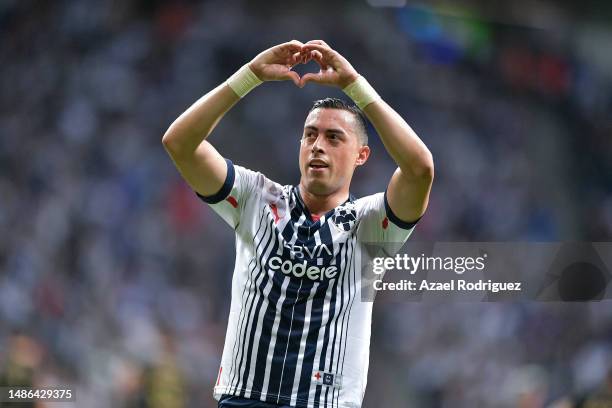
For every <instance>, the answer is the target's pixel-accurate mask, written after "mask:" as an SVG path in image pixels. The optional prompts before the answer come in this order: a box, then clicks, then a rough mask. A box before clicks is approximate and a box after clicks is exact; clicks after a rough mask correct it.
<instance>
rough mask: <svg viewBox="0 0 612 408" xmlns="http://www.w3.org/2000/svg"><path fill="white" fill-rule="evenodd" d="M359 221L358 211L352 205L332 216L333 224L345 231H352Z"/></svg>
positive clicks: (342, 208)
mask: <svg viewBox="0 0 612 408" xmlns="http://www.w3.org/2000/svg"><path fill="white" fill-rule="evenodd" d="M356 219H357V211H355V206H354V205H352V203H349V204H346V205H343V206H342V207H339V208H338V209H337V210H336V212H335V213H334V215H333V216H332V222H333V223H334V224H336V226H338V228H340V229H341V230H343V231H347V232H348V231H350V230H352V229H353V226H354V225H355V220H356Z"/></svg>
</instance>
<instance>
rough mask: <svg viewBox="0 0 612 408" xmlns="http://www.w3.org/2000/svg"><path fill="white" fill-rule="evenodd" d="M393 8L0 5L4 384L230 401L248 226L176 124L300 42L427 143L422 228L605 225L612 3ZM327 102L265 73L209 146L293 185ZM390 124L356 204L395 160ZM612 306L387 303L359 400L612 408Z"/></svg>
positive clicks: (163, 401) (603, 234) (562, 232)
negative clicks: (217, 199) (205, 175)
mask: <svg viewBox="0 0 612 408" xmlns="http://www.w3.org/2000/svg"><path fill="white" fill-rule="evenodd" d="M377 3H378V2H377V1H375V0H371V1H370V2H369V3H368V2H366V1H365V0H363V1H357V0H355V1H348V2H339V3H338V4H329V2H327V3H323V2H304V3H303V4H299V5H298V4H295V5H288V4H284V5H283V7H280V6H278V5H275V4H273V3H268V2H250V1H249V2H247V1H246V0H244V1H221V0H215V1H205V2H189V1H182V2H161V1H144V0H130V1H122V2H111V1H97V0H79V1H53V2H46V1H18V0H12V1H10V0H6V1H2V2H0V61H2V62H1V65H0V66H1V73H2V74H1V75H0V89H1V90H2V91H1V93H0V385H28V384H44V385H52V384H60V385H65V384H69V385H73V386H74V387H76V395H77V403H76V405H77V406H79V407H89V408H96V407H109V406H113V407H156V408H157V407H170V408H173V407H176V408H178V407H186V406H200V407H206V408H210V407H216V403H215V402H214V401H213V400H212V386H213V384H214V381H215V378H216V374H217V370H218V364H219V361H220V356H221V350H222V344H223V339H224V335H225V328H226V319H227V313H228V310H229V294H230V290H229V288H230V284H231V271H232V267H233V261H234V247H233V231H231V229H230V228H227V227H226V225H225V224H224V223H223V222H222V221H220V220H219V219H217V217H215V215H214V214H213V213H212V211H210V210H209V209H207V208H206V206H205V205H204V204H203V203H202V202H200V201H199V200H197V198H196V197H195V195H194V194H193V192H191V191H190V190H189V188H188V187H187V186H186V184H185V183H184V182H183V181H182V180H181V178H180V176H179V174H178V173H177V171H176V170H175V169H174V167H173V165H172V163H171V161H170V159H169V158H168V157H167V155H166V154H165V152H164V150H163V146H162V144H161V137H162V135H163V133H164V131H165V130H166V128H167V127H168V126H169V124H170V123H171V122H172V121H173V120H174V118H175V117H176V116H178V115H179V114H180V113H181V112H182V111H183V110H184V109H185V108H187V106H189V105H190V104H191V103H192V102H193V101H195V100H196V99H197V98H198V97H199V96H200V95H202V94H203V93H205V92H206V91H207V90H209V89H212V88H213V87H214V86H216V85H217V84H219V83H221V82H222V81H223V80H225V79H226V78H227V77H228V76H229V75H231V73H233V72H234V71H235V70H236V69H238V68H239V67H240V66H241V65H242V64H244V63H246V62H247V61H248V60H249V59H250V58H252V57H253V56H254V55H256V54H257V53H258V52H260V51H261V50H263V49H264V48H267V47H269V46H271V45H274V44H277V43H280V42H284V41H288V40H291V39H292V38H296V39H299V40H302V41H307V40H309V39H314V38H322V39H324V40H325V41H327V42H328V43H330V44H331V45H332V46H333V47H335V48H336V49H337V50H339V51H340V52H341V53H342V54H343V55H345V56H346V57H347V59H348V60H349V61H350V62H351V63H352V64H353V65H354V66H355V67H356V68H357V70H358V71H359V72H361V73H362V74H363V75H364V76H365V77H366V78H368V79H369V81H370V82H371V83H372V84H373V85H374V87H375V88H376V89H377V90H378V91H379V93H380V94H381V95H382V96H383V97H384V98H385V99H386V100H387V101H388V102H389V103H390V104H391V105H392V106H394V107H395V108H396V109H397V110H398V111H399V112H400V113H401V114H402V115H404V117H405V118H406V119H407V120H408V122H409V123H410V124H411V125H412V126H413V127H414V128H415V130H416V131H417V132H418V133H419V135H420V136H421V137H422V138H423V140H424V141H425V143H426V144H427V145H428V146H429V147H430V149H431V151H432V153H433V155H434V159H435V162H436V180H435V183H434V190H433V192H432V199H431V204H430V209H429V211H428V213H427V214H426V216H425V217H424V219H423V220H422V221H421V223H420V225H419V226H418V227H417V229H416V232H415V234H414V235H413V238H412V239H418V240H441V241H454V240H456V241H461V240H474V241H556V240H578V241H579V240H587V241H597V240H599V241H606V240H609V239H610V236H611V235H612V160H611V159H610V158H611V157H612V116H611V112H612V87H611V86H610V85H611V82H612V54H610V52H609V51H605V50H606V49H608V50H609V47H610V44H612V25H611V24H610V20H609V19H608V20H606V16H607V17H609V16H610V10H609V8H608V10H604V11H602V12H600V11H599V10H596V9H593V10H591V11H590V12H589V11H586V12H584V11H582V12H581V13H577V12H576V11H575V10H574V9H573V8H572V7H573V6H572V5H571V3H569V2H568V3H567V4H566V5H563V3H554V4H553V3H552V2H550V3H546V2H542V1H538V2H536V1H517V2H508V4H505V3H504V5H496V6H495V7H494V6H492V5H491V4H489V3H487V2H484V1H483V2H478V1H473V2H469V3H470V5H469V6H468V5H467V3H465V4H464V3H462V2H459V3H457V2H453V3H452V4H453V6H452V7H447V6H444V3H442V2H435V3H434V4H436V6H431V5H430V6H426V5H422V6H415V5H406V6H404V7H399V8H378V7H375V6H376V4H377ZM496 3H498V2H496ZM499 3H501V2H499ZM586 3H588V2H586ZM586 3H585V4H586ZM460 4H464V5H463V6H461V5H460ZM606 13H607V14H606ZM297 69H298V70H310V71H312V70H314V69H315V66H314V64H311V65H309V66H307V67H299V68H297ZM324 96H342V95H341V93H340V92H339V91H337V90H333V89H325V88H320V87H317V86H316V85H309V86H307V87H306V88H304V89H302V90H300V89H297V88H295V87H294V86H293V85H292V84H290V83H274V84H271V83H269V84H264V85H263V86H261V87H259V88H258V89H256V90H255V91H254V92H252V93H251V94H249V95H248V97H247V98H245V100H244V101H242V102H241V103H240V104H239V105H237V107H236V108H235V109H234V110H232V111H231V112H230V113H229V114H228V115H227V116H226V118H225V119H224V121H223V122H222V123H221V124H220V126H219V127H218V129H217V130H216V131H215V133H214V134H213V135H212V136H211V141H212V142H213V143H214V144H215V145H216V146H217V147H218V149H219V150H220V151H221V152H222V154H224V155H226V156H227V157H229V158H231V159H232V160H233V161H234V162H235V163H238V164H241V165H244V166H246V167H249V168H252V169H256V170H259V171H262V172H263V173H265V174H266V175H267V176H268V177H270V178H272V179H274V180H277V181H279V182H281V183H283V184H291V183H296V182H297V181H298V178H299V170H298V167H297V153H298V140H299V137H300V136H301V128H302V125H303V120H304V118H305V116H306V112H307V110H308V108H309V107H310V105H311V103H312V101H313V100H315V99H318V98H321V97H324ZM370 140H371V145H372V149H373V157H372V159H371V162H370V163H368V165H367V166H365V168H363V169H360V170H358V172H357V174H356V179H355V180H354V191H353V193H355V194H356V195H357V196H361V195H364V194H370V193H373V192H376V191H381V190H382V189H383V188H384V187H385V185H386V181H387V180H388V178H389V176H390V175H391V173H392V171H393V168H394V165H393V163H392V161H391V160H390V159H389V158H388V157H387V155H386V153H385V152H384V148H383V147H382V145H381V144H380V142H379V141H378V140H377V138H376V137H375V136H373V134H372V135H371V137H370ZM610 304H611V303H610V301H604V302H599V303H589V304H585V303H579V304H561V303H495V304H493V303H490V304H489V303H472V304H469V303H466V304H455V305H450V304H441V305H432V304H416V303H414V304H413V303H410V304H408V303H397V304H393V303H381V304H379V305H377V306H376V307H375V308H374V310H375V316H374V327H373V337H372V355H371V363H370V373H369V382H368V392H367V393H366V399H365V403H364V406H365V407H373V406H384V407H408V406H414V407H517V406H518V407H545V406H546V407H552V406H555V407H573V406H584V407H595V406H597V407H599V406H612V402H610V401H612V371H610V369H611V367H612V307H610ZM606 376H607V380H606ZM598 398H599V400H598ZM606 398H607V399H606ZM597 401H599V402H597ZM597 403H603V404H609V405H596V404H597ZM0 405H2V404H1V403H0ZM2 406H3V405H2ZM24 406H27V404H26V405H24ZM53 406H57V407H60V406H62V405H59V404H57V405H55V404H54V405H53ZM66 406H72V405H66Z"/></svg>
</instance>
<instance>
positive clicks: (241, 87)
mask: <svg viewBox="0 0 612 408" xmlns="http://www.w3.org/2000/svg"><path fill="white" fill-rule="evenodd" d="M226 83H227V84H228V85H229V87H230V88H232V90H233V91H234V92H236V95H238V96H239V97H241V98H243V97H244V96H245V95H246V94H248V93H249V92H251V91H252V90H253V89H255V87H256V86H258V85H261V84H262V81H261V79H259V78H257V75H255V74H254V73H253V71H251V68H249V64H245V65H243V66H242V67H241V68H240V69H239V70H238V71H236V72H235V73H234V74H233V75H232V76H231V77H229V78H228V79H227V81H226Z"/></svg>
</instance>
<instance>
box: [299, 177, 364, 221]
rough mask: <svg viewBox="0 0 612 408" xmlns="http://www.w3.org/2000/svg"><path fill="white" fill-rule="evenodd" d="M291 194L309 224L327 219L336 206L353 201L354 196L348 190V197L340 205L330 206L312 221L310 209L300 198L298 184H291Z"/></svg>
mask: <svg viewBox="0 0 612 408" xmlns="http://www.w3.org/2000/svg"><path fill="white" fill-rule="evenodd" d="M293 194H294V195H295V197H296V200H295V202H296V205H297V206H298V208H299V209H300V211H301V212H303V213H304V214H305V215H306V222H307V223H308V224H310V225H314V224H316V223H318V222H320V221H321V219H323V218H324V219H327V218H328V217H329V216H330V215H332V214H333V213H334V211H336V208H338V207H340V206H342V205H344V204H346V203H348V202H351V201H355V197H354V196H353V195H352V194H351V193H350V192H349V196H348V198H347V199H346V200H345V201H344V202H343V203H342V204H340V205H338V206H336V207H335V208H332V209H331V210H329V211H328V212H326V213H325V214H324V215H322V216H321V217H319V219H318V220H317V221H314V220H313V219H312V214H311V213H310V210H309V209H308V207H307V206H306V203H305V202H304V199H303V198H302V193H300V188H299V186H293Z"/></svg>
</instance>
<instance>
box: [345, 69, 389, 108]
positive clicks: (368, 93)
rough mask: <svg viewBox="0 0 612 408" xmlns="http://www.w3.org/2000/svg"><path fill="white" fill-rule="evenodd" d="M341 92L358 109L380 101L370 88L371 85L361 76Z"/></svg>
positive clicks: (378, 96)
mask: <svg viewBox="0 0 612 408" xmlns="http://www.w3.org/2000/svg"><path fill="white" fill-rule="evenodd" d="M342 91H343V92H344V93H345V94H347V95H348V96H349V97H350V98H351V99H352V100H353V102H355V104H356V105H357V106H358V107H359V109H363V108H365V107H366V106H368V105H369V104H371V103H372V102H375V101H378V100H381V99H382V98H381V97H380V95H378V93H377V92H376V91H375V90H374V88H372V85H370V83H369V82H368V81H367V80H366V79H365V78H364V77H362V76H361V75H359V76H358V77H357V79H356V80H355V81H353V82H352V83H351V84H350V85H347V86H346V88H344V89H343V90H342Z"/></svg>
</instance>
